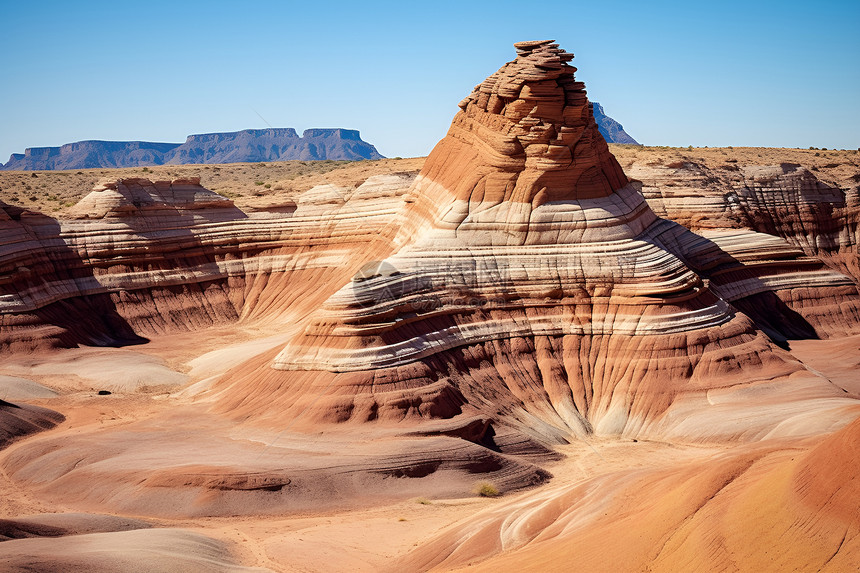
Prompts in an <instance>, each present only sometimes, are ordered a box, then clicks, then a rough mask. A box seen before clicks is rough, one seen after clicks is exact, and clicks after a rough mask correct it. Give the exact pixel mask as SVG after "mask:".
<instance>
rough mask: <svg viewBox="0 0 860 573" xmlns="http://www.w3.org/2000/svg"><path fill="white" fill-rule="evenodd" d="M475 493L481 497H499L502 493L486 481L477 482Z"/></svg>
mask: <svg viewBox="0 0 860 573" xmlns="http://www.w3.org/2000/svg"><path fill="white" fill-rule="evenodd" d="M474 491H475V493H476V494H477V495H479V496H481V497H499V496H500V495H502V492H500V491H499V488H497V487H496V486H495V485H493V484H492V483H490V482H488V481H479V482H478V483H476V484H475V490H474Z"/></svg>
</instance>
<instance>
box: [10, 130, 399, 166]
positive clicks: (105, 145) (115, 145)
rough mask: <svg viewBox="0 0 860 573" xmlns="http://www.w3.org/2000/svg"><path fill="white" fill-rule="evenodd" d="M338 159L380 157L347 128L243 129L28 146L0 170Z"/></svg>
mask: <svg viewBox="0 0 860 573" xmlns="http://www.w3.org/2000/svg"><path fill="white" fill-rule="evenodd" d="M290 159H300V160H306V161H307V160H311V161H312V160H324V159H338V160H349V161H357V160H361V159H382V155H380V154H379V152H378V151H376V148H375V147H374V146H373V145H371V144H369V143H367V142H366V141H363V140H362V139H361V136H360V135H359V132H358V131H356V130H352V129H306V130H305V131H304V133H303V134H302V135H301V136H299V134H297V133H296V130H295V129H292V128H268V129H246V130H243V131H235V132H229V133H206V134H200V135H189V136H188V138H187V139H186V140H185V143H181V144H180V143H153V142H149V141H78V142H76V143H67V144H65V145H62V146H60V147H34V148H29V149H27V150H26V151H25V152H24V153H13V154H12V156H11V157H10V158H9V161H8V162H7V163H6V164H5V165H0V169H4V170H7V171H12V170H20V171H43V170H53V169H92V168H99V167H101V168H105V167H143V166H149V165H163V164H173V165H183V164H189V163H207V164H211V163H242V162H259V161H287V160H290Z"/></svg>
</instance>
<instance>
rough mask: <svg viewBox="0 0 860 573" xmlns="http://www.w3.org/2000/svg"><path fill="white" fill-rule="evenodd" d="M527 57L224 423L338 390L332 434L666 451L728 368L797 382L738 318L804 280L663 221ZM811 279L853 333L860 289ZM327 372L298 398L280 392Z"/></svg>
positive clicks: (523, 52)
mask: <svg viewBox="0 0 860 573" xmlns="http://www.w3.org/2000/svg"><path fill="white" fill-rule="evenodd" d="M516 47H517V50H518V57H517V59H516V60H514V61H512V62H510V63H508V64H506V65H505V66H503V67H502V68H501V69H500V70H499V71H498V72H496V73H495V74H493V75H492V76H490V77H489V78H488V79H487V80H485V81H484V82H483V83H482V84H480V85H479V86H477V87H476V88H475V91H474V92H473V93H472V94H471V95H470V96H469V97H467V98H466V99H464V100H463V101H462V102H461V104H460V107H461V108H462V111H461V112H460V113H458V114H457V115H456V116H455V118H454V120H453V122H452V125H451V129H450V130H449V132H448V135H447V136H446V137H445V138H444V139H443V140H442V141H440V142H439V144H438V145H437V146H436V148H435V149H434V150H433V152H432V153H431V154H430V156H429V157H428V159H427V162H426V164H425V167H424V169H423V170H422V172H421V173H420V174H419V176H418V178H417V179H416V181H415V182H414V183H413V185H412V187H411V189H410V190H409V192H408V193H407V196H406V203H407V205H406V208H405V210H404V215H403V218H402V219H401V220H398V221H397V222H396V224H394V225H393V229H391V230H389V231H386V232H383V233H382V234H381V235H383V236H391V237H392V246H393V249H394V251H393V253H392V254H391V255H390V256H389V257H387V258H385V259H383V260H382V261H381V262H377V263H375V264H374V265H372V266H371V267H370V268H367V269H365V271H366V272H363V273H360V274H358V275H356V276H355V278H354V279H353V281H351V282H350V283H348V284H346V285H344V286H343V287H342V288H341V289H340V290H339V291H338V292H337V293H335V294H334V295H333V296H332V297H330V298H329V299H328V300H327V301H326V302H325V303H324V304H323V305H322V306H321V308H320V309H319V310H318V311H315V312H314V313H313V314H312V316H311V318H310V322H309V324H308V326H307V327H306V328H305V331H304V334H303V335H302V336H300V337H297V338H295V339H294V340H293V341H292V342H291V343H290V344H289V345H288V346H287V347H286V348H285V349H284V350H283V351H282V352H281V353H280V354H279V355H278V356H277V357H276V358H275V359H274V361H273V363H272V364H271V365H270V364H264V365H260V367H259V368H258V369H256V370H254V372H253V373H247V374H245V375H237V376H236V377H235V378H236V381H235V389H234V391H233V392H232V393H234V394H235V396H236V398H235V400H234V399H231V398H229V397H224V398H223V401H222V403H223V408H224V411H225V412H228V411H229V412H234V413H237V414H238V413H239V412H242V411H247V412H250V410H252V409H253V410H254V411H255V412H256V413H257V415H260V412H261V410H262V409H265V405H264V403H263V400H265V401H266V402H267V403H268V404H274V403H276V401H277V399H276V398H273V396H277V395H279V394H281V395H283V396H284V402H283V403H281V405H280V407H279V412H283V411H284V409H286V411H290V409H292V408H295V409H296V410H302V409H304V408H306V407H307V405H308V402H309V401H310V399H311V396H314V397H315V396H316V395H317V393H318V392H319V391H320V389H319V387H318V384H319V385H323V384H324V385H325V387H326V388H328V391H327V392H326V398H325V399H324V400H320V401H317V402H316V404H317V406H318V408H317V409H316V410H317V411H318V412H319V415H320V417H321V418H320V419H321V420H326V421H347V420H353V421H369V420H375V419H401V418H403V417H404V416H416V417H418V418H421V417H428V418H433V417H440V418H453V417H455V416H458V415H460V413H461V412H472V411H477V412H480V413H481V415H483V416H486V417H487V418H488V419H491V420H493V423H495V424H497V425H498V426H502V427H507V428H509V429H510V428H515V429H516V431H518V432H524V433H526V434H527V435H529V436H530V437H531V438H532V439H535V440H537V441H539V442H543V443H555V442H558V441H564V440H567V439H569V438H570V437H571V436H575V435H584V434H589V433H591V432H598V433H609V434H614V433H624V434H630V435H643V434H644V435H647V434H648V433H649V432H652V431H657V428H659V432H666V431H668V430H667V427H666V423H669V422H668V421H669V420H670V419H671V418H672V416H671V414H670V413H669V412H670V410H671V408H672V405H673V403H674V402H675V401H676V400H682V396H683V395H685V394H687V393H689V392H690V391H691V389H692V388H696V390H695V391H696V392H698V391H700V389H703V388H707V387H708V385H709V384H714V385H720V386H722V385H724V384H725V380H724V378H723V375H724V374H725V373H726V372H727V371H728V370H727V368H728V367H729V365H737V364H743V365H744V367H743V372H744V379H745V380H746V381H747V382H749V381H750V380H751V379H754V378H755V377H756V376H757V375H761V376H763V377H770V376H772V375H774V373H776V372H782V373H789V372H792V371H794V370H796V369H797V364H796V363H794V362H793V361H791V360H787V359H786V357H785V356H783V355H781V354H780V353H779V352H778V351H777V349H776V348H775V346H774V345H773V344H772V342H771V340H770V339H769V338H768V337H767V336H766V335H764V334H763V333H762V332H761V330H759V328H761V327H768V328H770V329H771V330H772V329H774V328H776V327H775V326H774V325H773V324H768V325H765V324H762V325H761V327H759V326H758V325H757V323H756V316H755V315H753V316H750V315H747V314H745V313H743V312H739V310H738V308H737V307H735V306H733V304H732V301H733V300H740V299H745V298H747V297H751V296H756V297H759V298H763V297H766V296H768V293H770V294H772V291H773V287H774V285H776V286H779V285H780V284H785V286H786V288H794V287H797V286H798V283H797V282H796V281H797V279H795V282H794V283H792V282H790V277H787V276H786V273H785V272H782V271H776V270H774V269H773V268H772V267H773V265H771V266H770V267H769V268H768V270H767V271H766V270H763V269H756V270H750V269H747V268H745V267H744V265H743V264H742V262H741V261H739V260H738V258H736V257H734V256H732V254H731V252H728V251H726V250H724V249H723V248H721V247H720V244H719V243H718V242H716V241H713V240H708V239H707V238H705V237H702V236H698V235H694V234H692V233H690V232H689V231H687V230H686V229H684V228H683V227H681V226H680V225H678V224H676V223H673V222H671V221H668V220H665V219H660V218H658V217H657V216H656V215H655V214H654V212H653V211H652V210H651V209H650V208H649V206H648V204H647V203H646V202H645V199H644V197H643V196H642V194H641V192H640V187H639V185H638V184H637V183H633V182H630V181H629V180H628V179H627V177H626V176H625V175H624V173H623V172H622V171H621V168H620V167H619V165H618V163H617V162H616V161H615V159H614V158H613V157H612V155H611V154H610V153H609V151H608V148H607V145H606V143H605V141H604V139H603V138H602V137H601V136H600V135H599V133H598V129H597V125H596V124H595V121H594V118H593V116H592V112H591V108H590V106H589V104H588V101H587V98H586V95H585V91H584V86H583V85H582V84H581V83H580V82H577V81H576V80H575V79H574V75H573V74H574V71H575V68H573V67H571V66H570V65H569V64H568V62H569V61H570V59H571V58H572V55H571V54H568V53H565V52H564V51H562V50H560V49H558V47H557V46H556V45H555V44H553V43H551V42H525V43H521V44H517V45H516ZM766 248H770V249H777V250H779V249H780V248H783V249H785V252H784V253H781V254H779V255H778V258H785V257H788V258H792V257H797V256H799V255H801V253H799V252H797V251H792V250H791V249H790V248H786V247H785V246H767V247H766ZM801 264H802V263H801ZM776 266H779V264H778V263H777V265H776ZM789 266H793V265H789ZM816 268H818V269H819V270H820V271H821V275H820V277H819V280H820V281H823V282H825V283H827V284H831V285H832V286H833V287H834V288H835V289H844V292H842V291H840V292H841V296H842V297H843V299H841V300H842V302H841V303H840V304H838V305H836V306H835V307H831V308H828V309H827V310H826V311H823V313H822V314H824V315H827V314H828V313H831V312H834V313H836V314H837V315H838V317H837V318H836V319H834V321H835V322H836V323H838V324H854V325H856V324H858V301H860V297H858V293H857V288H856V285H854V284H853V283H852V282H851V281H850V280H849V279H847V278H846V277H844V276H843V275H840V274H839V273H834V272H831V271H829V270H826V269H821V268H820V264H819V266H818V267H816ZM768 272H772V273H774V274H779V275H781V278H775V279H773V280H770V279H764V278H762V277H763V276H765V275H767V276H769V275H768ZM782 280H786V281H788V282H786V283H781V282H780V281H782ZM800 280H801V281H802V280H804V279H800ZM768 285H771V286H770V287H769V286H768ZM771 305H772V306H774V307H776V308H777V309H779V308H781V306H780V305H781V303H780V301H779V299H778V298H777V300H773V301H771ZM810 312H814V311H810ZM784 314H785V315H786V317H787V318H785V321H787V322H791V318H793V315H792V313H791V312H788V311H786V312H784ZM773 322H777V319H776V318H775V319H774V321H773ZM800 322H802V320H801V321H800ZM853 328H855V329H856V326H854V327H853ZM271 367H274V368H275V369H277V370H282V371H283V374H280V375H277V374H275V373H272V372H271ZM731 368H734V366H731ZM321 370H322V371H326V374H325V375H318V376H315V377H314V376H307V375H306V376H304V378H306V379H307V380H308V381H309V384H308V385H307V386H306V387H304V388H303V390H294V391H291V392H287V393H279V392H278V391H277V390H276V388H277V387H283V380H287V379H299V378H302V376H300V375H299V373H300V372H302V371H311V372H314V371H321ZM768 372H769V373H768ZM756 373H760V374H756ZM311 380H314V381H315V382H310V381H311ZM738 382H739V379H738ZM257 386H259V388H260V390H259V399H257V398H256V395H257V391H256V390H252V388H255V387H257ZM239 388H242V391H241V393H240V392H239V391H238V389H239ZM431 389H432V392H430V390H431ZM302 392H307V394H306V396H305V397H303V396H302V395H301V394H302ZM822 392H823V394H822V395H828V396H831V397H836V394H835V393H832V392H830V390H828V389H826V388H823V389H822ZM225 394H227V392H225ZM240 394H241V398H240ZM263 397H265V398H263ZM245 408H247V410H245ZM714 430H715V429H714ZM715 431H716V430H715ZM717 433H719V432H718V431H717Z"/></svg>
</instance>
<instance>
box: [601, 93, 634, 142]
mask: <svg viewBox="0 0 860 573" xmlns="http://www.w3.org/2000/svg"><path fill="white" fill-rule="evenodd" d="M591 104H592V105H593V106H594V108H593V112H594V121H596V122H597V129H598V130H599V131H600V135H602V136H603V139H605V140H606V142H607V143H629V144H633V145H639V142H638V141H636V140H635V139H633V138H632V137H630V135H629V134H628V133H627V132H626V131H624V127H623V126H622V125H621V124H620V123H618V122H617V121H615V120H614V119H612V118H611V117H609V116H608V115H606V114H605V113H604V112H603V106H602V105H600V104H599V103H597V102H596V101H595V102H591Z"/></svg>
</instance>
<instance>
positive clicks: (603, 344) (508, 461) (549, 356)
mask: <svg viewBox="0 0 860 573" xmlns="http://www.w3.org/2000/svg"><path fill="white" fill-rule="evenodd" d="M517 48H518V56H517V58H516V59H515V60H514V61H512V62H510V63H508V64H506V65H505V66H503V67H502V68H501V69H500V70H499V71H498V72H497V73H496V74H494V75H493V76H491V77H490V78H488V79H487V80H486V81H485V82H484V83H482V84H481V85H479V86H478V87H477V88H476V89H475V91H474V92H473V93H472V94H471V95H470V96H469V97H468V98H466V100H464V101H463V103H462V104H461V105H462V110H461V111H460V112H458V113H457V115H456V116H455V118H454V120H453V121H452V125H451V129H450V131H449V133H448V134H447V135H446V137H445V138H444V139H443V140H442V141H440V142H439V144H438V145H437V146H436V148H435V149H434V151H433V153H432V154H431V156H430V157H429V158H428V159H427V161H426V165H425V167H424V169H423V170H422V172H421V173H420V175H418V176H417V177H409V176H400V175H389V176H379V177H372V178H370V179H368V180H367V181H366V182H365V183H364V184H362V185H361V186H359V187H358V188H356V189H344V188H340V187H337V186H335V185H321V186H318V187H315V188H314V189H311V190H310V191H308V192H307V193H305V194H304V195H302V196H300V197H298V198H297V200H296V201H295V204H294V205H293V204H292V203H291V204H290V208H288V209H284V208H281V207H283V205H281V206H279V207H278V208H277V209H274V210H270V211H267V210H265V209H261V210H258V211H255V212H253V213H244V212H242V211H240V210H239V209H237V208H236V207H235V206H234V205H233V204H232V203H231V202H230V201H229V200H227V199H226V198H223V197H220V196H218V195H217V194H215V193H213V192H211V191H209V190H207V189H205V188H203V187H201V186H200V185H199V181H196V180H189V179H186V180H176V181H172V182H158V181H155V182H153V181H149V180H146V179H125V180H122V181H114V182H109V183H106V184H102V185H99V186H97V188H96V190H95V191H93V193H92V194H91V195H90V196H88V197H86V198H85V199H84V200H82V201H81V202H80V203H79V205H77V207H76V208H75V209H74V210H73V216H74V218H72V219H67V220H62V221H58V220H55V219H52V218H50V217H46V216H44V215H41V214H38V213H30V212H26V211H23V210H22V209H19V208H16V207H13V206H8V205H0V351H4V352H5V351H9V350H12V351H16V350H28V349H32V348H33V347H36V346H39V345H44V344H52V345H57V346H74V345H77V344H81V343H83V344H91V345H124V344H132V343H134V342H144V339H143V338H142V337H146V336H152V335H155V334H159V333H171V332H176V331H181V330H197V329H203V328H206V327H209V326H212V325H218V324H230V323H234V322H240V323H244V324H247V325H249V326H252V327H254V328H255V329H259V330H264V331H265V332H266V333H267V334H273V338H274V339H275V341H274V342H272V341H271V340H269V341H263V342H262V343H261V346H260V347H256V350H253V351H250V352H249V355H248V356H246V355H245V354H243V352H245V350H244V349H245V348H246V347H244V346H243V348H242V349H241V351H236V353H238V354H239V358H235V356H234V358H233V359H231V360H228V362H229V363H230V368H229V370H227V371H226V372H225V371H224V370H221V371H219V372H218V374H217V375H213V376H212V377H211V378H206V379H205V380H201V381H200V384H199V385H197V384H195V388H194V389H193V390H191V389H189V394H188V396H186V397H188V398H189V400H188V402H184V403H183V404H182V405H183V408H181V409H180V408H177V409H176V410H175V411H173V410H171V411H170V412H169V413H163V414H159V415H158V416H155V417H154V418H152V419H147V420H142V421H139V422H135V423H132V424H128V425H126V424H121V425H117V426H115V427H112V428H110V429H105V430H101V429H99V430H98V431H96V430H93V431H84V432H81V433H80V434H76V435H74V436H68V435H62V436H50V435H49V436H45V437H44V438H42V439H40V440H38V441H34V442H33V443H32V444H24V445H22V446H21V447H15V448H12V449H11V451H10V452H9V453H8V454H7V455H5V457H3V458H2V459H0V461H2V463H3V467H4V471H6V473H7V475H9V476H10V478H11V479H14V480H16V481H20V482H31V483H32V484H33V488H34V491H37V492H38V493H39V494H40V495H44V496H45V497H46V499H54V500H59V499H63V500H64V501H65V502H68V503H72V504H76V505H79V506H90V507H104V506H105V504H108V505H110V504H112V505H111V508H112V510H114V511H127V512H131V513H135V514H142V513H146V512H153V513H160V514H162V515H188V514H200V515H234V514H238V513H242V512H260V513H265V512H280V511H283V510H285V509H287V508H288V509H293V510H303V509H307V508H310V507H317V508H318V507H321V506H323V505H325V504H335V503H345V502H346V501H347V500H348V499H349V498H350V497H351V496H352V495H353V494H354V493H355V492H357V491H361V492H362V495H365V497H368V498H369V497H372V496H373V495H379V496H380V497H382V496H384V495H392V494H391V493H390V492H391V490H392V488H395V489H396V490H397V491H398V492H399V495H421V494H425V493H426V490H424V489H422V488H424V487H425V486H427V484H433V485H432V487H433V488H434V489H433V491H434V492H437V493H439V495H460V494H462V491H463V488H462V484H463V483H464V482H467V483H469V484H470V485H471V482H472V481H473V480H474V474H476V473H481V474H484V475H486V476H490V479H492V480H493V481H494V482H496V483H497V484H499V485H500V486H501V487H503V488H504V489H513V488H516V487H522V486H524V485H529V484H536V483H540V482H542V481H544V480H546V479H547V477H548V473H547V472H546V471H545V470H544V469H543V468H541V467H538V466H537V465H535V464H543V463H545V461H546V460H548V459H549V458H551V457H552V456H553V452H552V450H551V449H550V446H552V445H554V444H559V443H564V442H566V441H572V440H574V439H575V438H576V437H585V436H588V435H589V434H609V435H618V434H622V435H626V436H629V437H632V436H644V437H655V438H658V439H660V440H678V441H686V442H697V441H710V442H722V443H725V442H727V441H755V440H759V439H763V438H765V437H780V436H797V435H805V434H815V433H819V432H823V431H831V430H832V429H834V428H836V427H838V426H839V425H840V424H843V423H844V422H845V421H846V417H847V414H846V412H847V411H849V410H850V408H852V407H855V408H856V400H855V398H856V396H854V394H852V393H850V392H849V391H848V390H844V391H843V389H842V388H840V387H838V386H836V385H835V384H832V383H830V381H828V380H825V379H824V378H823V377H821V376H819V375H818V374H815V373H814V372H813V371H811V370H807V369H805V368H804V366H803V365H802V364H801V363H800V362H798V361H797V360H795V359H794V358H792V356H791V355H790V354H788V353H787V352H784V351H783V350H782V349H780V348H779V346H780V345H781V346H783V347H784V346H786V341H787V340H789V339H791V338H797V337H826V336H830V335H837V334H851V333H857V332H858V325H860V317H858V301H860V295H858V292H857V280H856V277H855V276H853V275H851V271H850V269H851V268H852V267H850V265H851V263H850V260H851V259H850V256H849V255H844V252H845V251H844V249H849V250H850V249H852V248H856V244H857V241H856V221H857V218H856V216H857V211H856V208H855V205H856V202H853V201H854V200H853V199H851V197H849V196H843V195H842V194H840V193H837V192H835V191H834V190H832V189H826V188H822V187H821V186H820V185H819V183H820V182H817V183H816V180H815V178H814V176H812V175H811V174H809V175H806V174H801V175H802V176H801V177H800V179H797V180H796V179H795V178H794V175H792V173H794V172H793V171H790V172H784V173H782V175H777V176H776V178H775V179H773V180H772V181H771V183H770V184H769V185H770V187H768V190H766V191H762V189H763V188H764V187H765V186H764V185H763V184H762V183H760V184H758V185H752V186H750V185H749V184H746V185H747V186H746V189H748V191H744V192H743V193H741V192H740V191H738V192H737V193H736V194H737V197H738V199H737V202H736V201H735V199H732V197H733V196H732V195H731V194H728V195H725V192H724V191H723V192H721V191H719V188H718V187H717V186H716V185H715V184H714V183H713V181H712V179H709V178H708V177H707V176H702V177H700V178H689V177H688V178H687V179H684V181H689V189H684V190H683V192H680V190H679V188H677V187H673V188H672V189H676V190H678V193H677V195H672V194H671V192H670V190H669V189H668V187H669V185H668V182H669V179H666V180H665V181H664V182H663V183H654V182H653V181H652V180H648V178H647V177H643V179H646V181H645V196H643V193H642V192H641V189H642V184H641V183H639V182H637V181H633V180H630V179H628V178H627V177H626V176H625V175H624V173H622V171H621V169H620V167H619V165H618V163H617V161H616V160H615V159H614V158H613V156H612V155H611V154H610V153H609V150H608V147H607V145H606V143H605V141H604V140H603V138H602V137H600V135H599V133H598V130H597V126H596V124H595V122H594V119H593V117H592V113H591V110H590V107H589V104H588V101H587V98H586V96H585V92H584V89H583V86H582V85H581V84H580V83H578V82H577V81H576V80H575V79H574V77H573V73H574V68H572V67H571V66H570V65H569V63H568V62H569V61H570V59H571V57H572V56H571V55H570V54H567V53H565V52H563V51H561V50H559V49H558V48H557V47H556V46H555V45H554V44H552V43H551V42H527V43H523V44H518V45H517ZM660 173H662V172H660ZM658 175H659V174H658ZM685 177H686V176H685ZM696 177H698V175H697V176H696ZM656 178H657V176H655V178H654V179H655V180H656ZM694 179H695V180H694ZM756 181H759V182H761V181H763V179H762V178H757V179H756ZM796 181H800V182H799V183H797V184H795V182H796ZM741 182H742V183H743V181H741ZM712 185H713V188H712V187H710V186H712ZM742 188H743V187H738V189H742ZM702 189H704V191H701V190H702ZM721 193H722V194H721ZM741 196H743V197H744V200H743V201H741V200H740V197H741ZM646 198H647V199H648V200H649V201H651V204H650V205H649V203H648V202H646ZM736 203H738V204H741V205H743V207H742V209H740V210H739V209H737V208H736V207H735V205H736ZM843 203H844V204H843ZM798 205H799V206H798ZM655 211H656V212H655ZM742 217H745V219H741V218H742ZM670 219H676V221H679V222H682V223H684V224H686V225H687V226H690V227H692V228H693V229H694V230H696V231H699V233H698V234H697V233H694V232H693V231H691V230H690V229H688V228H686V227H685V226H683V225H681V224H679V223H678V222H676V221H672V220H670ZM742 221H746V223H743V222H742ZM739 222H740V223H739ZM768 225H770V226H768ZM767 233H771V234H767ZM822 237H828V238H827V239H826V241H825V240H824V239H822ZM832 253H835V254H832ZM843 255H844V257H843ZM840 257H843V258H840ZM840 261H844V262H842V263H840ZM840 265H842V266H840ZM846 273H847V274H846ZM348 277H353V278H352V280H348ZM249 330H250V329H249ZM210 332H211V331H210ZM257 342H258V341H253V345H256V344H257ZM774 380H778V382H774ZM191 402H193V403H191ZM213 414H214V415H213ZM198 427H205V428H206V432H197V431H196V428H198ZM191 429H194V430H193V431H192V430H191ZM308 432H313V433H314V440H311V441H309V440H308V434H307V433H308ZM201 435H203V436H204V437H201ZM106 443H107V444H110V447H109V448H108V447H105V444H106ZM344 443H347V444H349V450H348V451H347V452H344V447H343V446H344ZM58 450H62V452H61V453H59V454H57V453H55V452H57V451H58ZM154 459H158V463H157V464H153V460H154ZM45 476H50V477H49V478H46V477H45ZM404 477H409V478H419V479H422V480H423V479H425V478H426V481H422V482H421V483H420V484H415V483H407V482H412V481H413V480H403V479H400V478H404ZM455 482H456V483H455ZM452 483H455V485H453V486H452ZM94 484H95V485H94ZM392 484H394V485H392ZM364 490H371V491H372V492H373V493H372V494H366V493H365V491H364ZM332 492H335V494H333V493H332ZM457 492H460V493H457ZM577 495H578V494H577ZM105 500H110V501H109V502H106V501H105Z"/></svg>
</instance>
